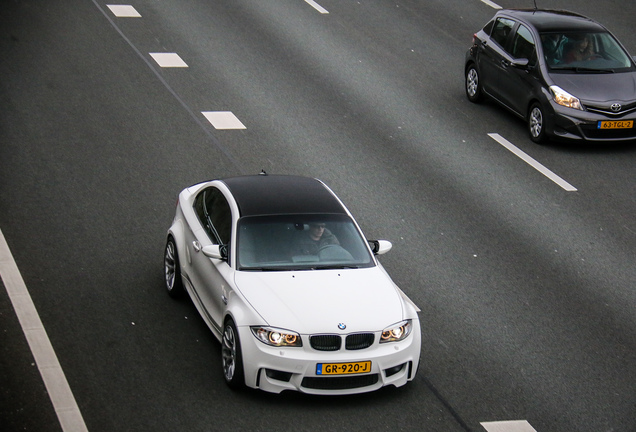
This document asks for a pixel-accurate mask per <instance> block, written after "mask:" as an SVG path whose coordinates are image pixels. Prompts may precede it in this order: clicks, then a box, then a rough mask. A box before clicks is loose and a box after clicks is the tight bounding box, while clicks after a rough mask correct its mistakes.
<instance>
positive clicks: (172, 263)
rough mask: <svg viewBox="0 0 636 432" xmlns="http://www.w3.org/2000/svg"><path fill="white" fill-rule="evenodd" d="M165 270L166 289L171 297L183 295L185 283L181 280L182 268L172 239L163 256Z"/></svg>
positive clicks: (167, 244) (167, 243)
mask: <svg viewBox="0 0 636 432" xmlns="http://www.w3.org/2000/svg"><path fill="white" fill-rule="evenodd" d="M163 268H164V274H165V281H166V289H167V290H168V294H169V295H170V297H175V298H176V297H180V296H182V295H183V281H182V280H181V268H180V266H179V257H178V255H177V246H176V245H175V243H174V240H173V238H172V237H170V238H168V241H167V242H166V250H165V252H164V255H163Z"/></svg>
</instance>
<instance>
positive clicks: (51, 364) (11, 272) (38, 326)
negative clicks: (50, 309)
mask: <svg viewBox="0 0 636 432" xmlns="http://www.w3.org/2000/svg"><path fill="white" fill-rule="evenodd" d="M0 278H2V282H3V283H4V287H5V288H6V290H7V294H8V295H9V299H10V300H11V304H12V305H13V309H14V310H15V314H16V316H17V317H18V321H20V326H21V327H22V331H23V332H24V336H25V337H26V340H27V342H28V344H29V348H31V352H32V353H33V358H34V359H35V363H36V364H37V366H38V370H39V371H40V375H41V376H42V380H43V381H44V385H45V386H46V391H47V393H48V394H49V397H50V398H51V402H52V404H53V408H54V409H55V413H56V414H57V418H58V420H59V422H60V426H61V427H62V431H64V432H86V431H87V428H86V424H85V423H84V418H83V417H82V413H81V412H80V410H79V407H78V406H77V402H76V401H75V397H74V396H73V392H71V388H70V386H69V385H68V381H67V380H66V375H64V371H63V370H62V366H61V365H60V362H59V360H58V358H57V355H56V354H55V351H54V350H53V346H52V345H51V341H50V340H49V337H48V335H47V334H46V330H45V329H44V326H43V325H42V321H41V320H40V315H39V314H38V311H37V309H36V308H35V305H34V304H33V300H32V299H31V295H30V294H29V290H28V289H27V287H26V284H25V283H24V279H22V274H21V273H20V270H19V269H18V266H17V264H16V263H15V260H14V259H13V255H12V254H11V250H10V249H9V245H8V244H7V242H6V240H5V238H4V234H2V231H0Z"/></svg>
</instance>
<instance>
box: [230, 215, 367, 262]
mask: <svg viewBox="0 0 636 432" xmlns="http://www.w3.org/2000/svg"><path fill="white" fill-rule="evenodd" d="M237 259H238V269H239V270H260V271H268V270H271V271H276V270H309V269H334V268H336V269H341V268H360V267H371V266H373V265H375V263H374V260H373V257H372V256H371V254H370V252H369V248H368V245H367V242H366V240H365V239H364V238H363V237H362V236H361V235H360V232H359V231H358V229H357V227H356V225H355V224H354V223H353V221H352V220H351V219H350V218H349V217H348V216H346V215H333V214H320V215H292V216H278V215H277V216H250V217H244V218H241V219H240V220H239V224H238V237H237Z"/></svg>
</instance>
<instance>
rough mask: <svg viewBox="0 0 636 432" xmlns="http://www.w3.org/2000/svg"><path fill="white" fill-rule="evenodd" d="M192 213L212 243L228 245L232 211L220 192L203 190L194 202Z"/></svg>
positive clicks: (209, 189) (212, 189) (210, 189)
mask: <svg viewBox="0 0 636 432" xmlns="http://www.w3.org/2000/svg"><path fill="white" fill-rule="evenodd" d="M194 211H195V212H196V213H197V216H199V220H200V221H201V225H203V228H205V231H206V232H207V233H208V236H209V237H210V240H212V242H213V243H215V244H229V243H230V237H231V233H232V211H231V210H230V205H229V204H228V202H227V200H226V199H225V197H224V196H223V194H222V193H221V191H219V190H218V189H216V188H214V187H211V188H207V189H205V190H203V191H202V192H201V193H199V195H198V196H197V198H196V200H195V202H194Z"/></svg>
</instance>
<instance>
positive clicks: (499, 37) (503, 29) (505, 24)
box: [490, 18, 515, 47]
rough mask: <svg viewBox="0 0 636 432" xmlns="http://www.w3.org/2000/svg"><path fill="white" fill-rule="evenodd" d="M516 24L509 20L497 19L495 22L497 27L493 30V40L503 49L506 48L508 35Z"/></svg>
mask: <svg viewBox="0 0 636 432" xmlns="http://www.w3.org/2000/svg"><path fill="white" fill-rule="evenodd" d="M514 25H515V22H514V21H513V20H511V19H508V18H497V21H496V22H495V26H494V27H493V29H492V35H491V36H490V37H491V39H492V40H494V41H495V42H497V43H498V44H499V45H501V46H502V47H505V46H506V39H508V35H509V34H510V32H511V31H512V28H513V27H514Z"/></svg>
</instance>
